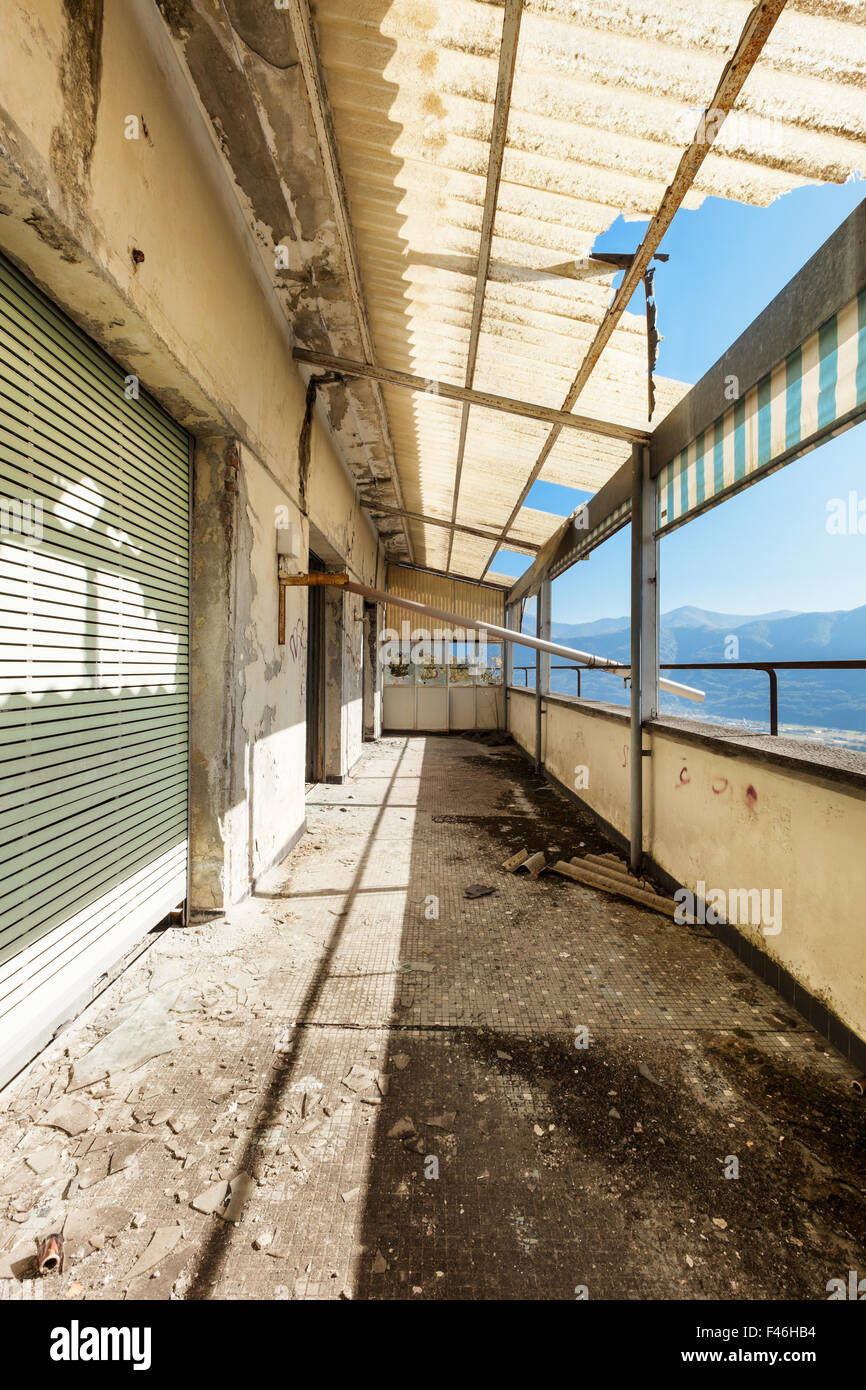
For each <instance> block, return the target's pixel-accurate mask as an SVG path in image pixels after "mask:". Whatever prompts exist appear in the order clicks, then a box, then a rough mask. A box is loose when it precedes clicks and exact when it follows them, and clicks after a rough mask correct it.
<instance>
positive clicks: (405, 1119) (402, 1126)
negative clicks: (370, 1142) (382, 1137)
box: [388, 1115, 416, 1139]
mask: <svg viewBox="0 0 866 1390" xmlns="http://www.w3.org/2000/svg"><path fill="white" fill-rule="evenodd" d="M415 1133H416V1129H415V1121H414V1120H413V1119H412V1118H411V1117H410V1116H409V1115H403V1116H402V1118H401V1119H399V1120H398V1121H397V1123H396V1124H393V1125H392V1126H391V1128H390V1129H389V1130H388V1138H389V1139H405V1138H408V1137H409V1136H410V1135H414V1134H415Z"/></svg>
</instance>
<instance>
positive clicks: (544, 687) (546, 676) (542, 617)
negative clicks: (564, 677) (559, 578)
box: [535, 575, 550, 772]
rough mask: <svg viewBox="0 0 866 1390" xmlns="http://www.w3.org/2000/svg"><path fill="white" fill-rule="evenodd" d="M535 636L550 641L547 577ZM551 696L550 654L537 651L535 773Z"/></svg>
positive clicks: (537, 606) (540, 592)
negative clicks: (544, 704)
mask: <svg viewBox="0 0 866 1390" xmlns="http://www.w3.org/2000/svg"><path fill="white" fill-rule="evenodd" d="M535 635H536V637H538V638H539V639H540V641H542V642H549V641H550V580H549V579H548V578H547V576H546V575H545V577H544V579H542V581H541V585H540V587H539V590H538V594H537V596H536V600H535ZM549 694H550V653H549V652H545V651H542V649H541V648H540V647H536V649H535V771H536V772H540V771H541V767H542V756H541V751H542V739H541V720H542V716H543V714H544V710H543V709H542V700H543V697H544V696H545V695H549Z"/></svg>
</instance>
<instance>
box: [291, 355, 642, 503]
mask: <svg viewBox="0 0 866 1390" xmlns="http://www.w3.org/2000/svg"><path fill="white" fill-rule="evenodd" d="M293 356H294V358H295V360H296V361H297V362H306V363H308V364H309V365H310V366H313V367H326V368H327V369H328V370H329V371H334V372H340V373H341V374H342V375H343V376H356V377H364V378H367V379H369V380H371V381H379V382H385V383H386V385H388V386H400V387H403V388H404V389H405V390H407V391H420V392H421V393H422V394H423V395H428V396H438V397H440V398H441V399H443V400H447V401H466V402H468V403H469V405H478V406H482V407H483V408H484V409H485V410H500V411H504V412H505V414H507V415H522V416H524V417H525V418H526V419H527V420H541V421H542V422H543V423H544V424H552V425H556V426H557V427H558V429H573V430H584V431H585V432H586V433H587V434H599V435H604V436H605V437H606V438H608V439H624V440H626V441H628V442H629V443H632V442H637V443H639V444H648V443H649V439H650V435H649V431H648V430H640V429H632V428H631V427H630V426H629V425H617V424H614V423H613V422H612V421H610V420H596V419H594V418H593V417H592V416H591V415H572V414H571V413H570V412H569V411H565V410H555V409H554V408H553V407H552V406H547V405H534V404H532V403H531V402H530V401H518V400H514V399H513V398H512V397H511V396H497V395H494V393H493V392H491V391H475V390H473V389H472V388H470V387H468V386H455V385H454V384H453V383H452V382H450V381H436V380H434V379H433V378H432V377H423V376H413V375H412V374H411V373H410V372H399V371H396V370H395V369H394V368H392V367H379V366H376V364H375V363H371V362H354V361H352V359H351V358H349V357H332V356H331V355H330V354H329V353H326V352H314V351H313V350H312V349H311V348H302V347H296V348H294V349H293ZM519 510H520V509H519V507H515V509H514V514H513V515H512V516H511V518H510V519H509V522H508V526H507V527H506V530H510V528H511V525H512V523H513V521H514V516H515V515H516V514H517V512H518V511H519Z"/></svg>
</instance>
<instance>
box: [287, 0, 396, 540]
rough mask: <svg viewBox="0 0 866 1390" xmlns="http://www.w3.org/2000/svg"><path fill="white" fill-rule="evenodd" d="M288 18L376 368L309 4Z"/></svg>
mask: <svg viewBox="0 0 866 1390" xmlns="http://www.w3.org/2000/svg"><path fill="white" fill-rule="evenodd" d="M281 8H282V6H281ZM288 15H289V22H290V24H291V28H292V37H293V38H294V41H295V47H296V48H297V50H298V59H299V61H300V65H301V72H302V74H303V77H304V83H305V86H306V88H307V95H308V97H309V101H310V111H311V114H312V118H313V128H314V130H315V132H316V141H317V144H318V146H319V154H320V155H321V158H322V164H323V166H324V170H325V177H326V179H327V182H328V188H329V190H330V194H331V203H332V205H333V208H334V221H335V223H336V227H337V236H338V238H339V241H340V246H341V248H342V251H343V256H344V258H345V261H346V271H347V274H348V277H349V293H350V297H351V300H352V306H353V308H354V310H355V318H356V320H357V324H358V329H359V332H360V335H361V346H362V348H363V352H364V358H365V360H366V361H367V362H368V363H374V362H375V361H376V354H375V350H374V347H373V333H372V329H371V328H370V317H369V314H368V312H367V302H366V299H365V296H364V286H363V283H362V281H361V269H360V263H359V260H358V251H357V247H356V245H355V234H354V231H353V229H352V221H351V218H350V216H349V200H348V197H347V196H346V187H345V184H344V182H343V173H342V170H341V168H340V157H339V153H338V150H337V137H336V135H335V134H334V123H333V120H332V118H331V108H330V106H329V103H328V95H327V91H326V89H325V78H324V74H323V72H322V65H321V63H320V61H319V52H318V47H317V44H316V33H315V29H314V27H313V16H312V14H311V13H310V6H309V0H289V5H288ZM296 356H297V353H296ZM371 380H372V381H373V397H374V400H375V404H376V413H377V415H378V417H379V430H380V433H381V436H382V444H383V446H384V449H385V456H386V458H387V460H388V471H389V473H390V475H391V481H392V483H393V485H394V494H395V496H396V498H397V501H398V503H399V505H400V506H401V507H402V506H404V498H403V489H402V486H401V484H400V474H399V471H398V468H397V458H396V454H395V452H394V441H393V439H392V437H391V426H390V424H389V422H388V411H387V409H386V406H385V397H384V395H383V394H382V388H381V385H380V384H379V381H378V380H377V379H376V378H375V377H372V378H371ZM403 532H404V534H405V536H406V546H407V549H408V552H409V558H410V561H411V562H412V563H414V560H415V551H414V547H413V545H412V536H411V533H410V530H409V526H408V524H407V523H406V522H405V521H404V523H403Z"/></svg>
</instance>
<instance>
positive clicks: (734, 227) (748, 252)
mask: <svg viewBox="0 0 866 1390" xmlns="http://www.w3.org/2000/svg"><path fill="white" fill-rule="evenodd" d="M864 196H866V182H864V181H863V180H859V181H857V182H852V183H848V184H843V185H841V186H839V185H828V186H823V187H810V188H800V189H795V190H794V191H793V192H792V193H789V194H786V196H785V197H783V198H779V199H777V201H776V202H775V203H773V204H771V206H770V207H768V208H752V207H746V206H745V205H743V204H741V203H729V202H726V201H724V200H722V199H718V198H708V199H706V200H705V202H704V203H703V204H702V206H701V207H700V208H698V209H697V210H696V211H694V212H687V211H682V210H681V211H680V212H679V213H678V214H677V216H676V218H675V219H674V222H673V224H672V226H671V228H670V230H669V231H668V233H667V235H666V237H665V239H664V242H663V243H662V247H661V249H662V250H663V251H665V252H667V253H668V254H669V255H670V260H669V261H668V262H667V263H659V262H657V263H656V264H657V266H658V269H657V270H656V276H655V289H656V299H657V303H658V307H659V329H660V332H661V333H662V334H663V335H664V338H663V341H662V343H661V345H660V349H659V362H658V368H657V370H658V372H659V374H660V375H663V376H670V377H676V378H678V379H679V380H681V381H688V382H695V381H697V380H698V379H699V377H701V376H702V375H703V373H704V372H705V371H706V370H707V368H708V367H710V366H712V364H713V362H715V361H716V359H717V358H718V357H720V356H721V354H722V353H723V352H724V351H725V349H726V348H727V347H728V346H729V345H730V344H731V343H732V342H733V340H734V339H735V338H737V337H738V336H739V335H740V333H742V331H743V330H744V329H745V328H746V327H747V326H748V325H749V323H751V321H752V319H754V318H755V316H756V315H757V314H759V313H760V312H761V310H762V309H763V308H765V307H766V305H767V304H768V303H769V301H770V300H771V299H772V298H773V297H774V296H775V295H776V294H778V292H779V290H781V289H782V288H783V286H784V285H786V284H787V282H788V281H789V280H790V279H791V278H792V276H794V275H795V274H796V273H797V271H798V270H799V269H800V268H801V266H802V265H803V263H804V262H805V261H807V260H808V259H809V257H810V256H811V255H813V253H814V252H815V251H817V249H818V247H819V246H821V244H822V243H823V242H824V241H826V240H827V237H828V236H830V235H831V233H832V232H834V231H835V229H836V228H837V227H838V226H839V224H840V222H842V221H844V219H845V218H846V217H847V216H848V214H849V213H850V212H851V211H853V209H854V208H855V207H856V206H857V205H858V204H859V203H860V202H861V201H862V200H863V198H864ZM645 225H646V224H644V223H634V222H632V223H625V222H623V221H622V219H621V218H620V219H618V220H617V222H615V223H614V225H613V227H611V228H610V229H609V230H608V231H607V232H605V233H604V235H603V236H601V237H599V239H598V241H597V242H596V244H595V248H594V249H596V250H600V251H603V250H617V251H630V250H632V249H634V248H635V247H636V246H637V245H638V243H639V242H640V239H641V237H642V235H643V232H644V229H645ZM631 307H632V309H633V310H634V311H635V312H640V313H643V289H642V287H641V288H640V289H639V290H638V293H637V294H636V295H635V297H634V300H633V301H632V305H631ZM851 490H854V491H856V492H858V494H859V496H860V497H861V498H863V497H864V496H866V425H861V426H859V427H858V428H857V429H854V430H849V431H848V432H847V433H846V434H844V435H841V436H839V437H838V438H836V439H834V440H831V441H830V442H829V443H828V444H825V445H824V446H823V447H822V448H821V449H818V450H815V451H813V452H812V453H811V454H807V455H805V457H803V458H801V459H798V460H797V461H796V462H795V463H793V464H789V465H788V466H787V467H786V468H783V469H781V470H780V471H779V472H778V473H774V474H773V475H772V476H771V477H769V478H766V479H764V480H763V481H762V482H760V483H757V484H755V486H753V487H751V488H748V489H747V490H746V491H745V492H743V493H741V494H740V495H739V496H736V497H733V498H731V499H730V500H729V501H727V502H725V503H723V504H722V505H721V506H719V507H716V508H715V509H714V510H712V511H710V512H708V513H706V514H705V515H704V516H701V517H698V518H697V519H696V520H694V521H692V522H690V523H688V524H687V525H686V526H683V527H681V528H680V529H679V530H678V531H675V532H673V533H672V534H671V535H670V536H668V537H666V538H665V539H664V540H663V541H662V543H661V547H660V577H661V607H662V611H663V612H667V611H668V610H669V609H671V608H678V607H680V606H681V605H683V604H694V605H695V606H697V607H699V608H708V609H713V610H717V611H721V612H728V613H764V612H769V611H772V610H774V609H780V608H788V609H799V610H803V611H813V610H819V609H820V610H828V609H835V608H856V607H857V606H859V605H860V604H863V603H866V537H864V536H831V535H829V534H828V532H827V530H826V525H825V522H826V517H827V503H828V500H829V499H830V498H835V497H843V498H844V497H847V495H848V493H849V492H850V491H851ZM585 496H586V494H585V493H580V492H576V491H572V490H571V489H570V488H563V487H558V486H556V485H555V484H551V483H543V482H539V483H536V484H535V486H534V487H533V488H532V490H531V492H530V494H529V497H528V498H527V505H528V506H531V507H538V508H539V509H541V510H542V511H549V512H555V513H556V514H557V515H558V516H567V515H568V514H569V513H570V512H571V511H572V510H573V509H574V507H575V506H576V505H577V504H578V503H579V502H580V501H581V500H582V499H583V498H584V497H585ZM628 563H629V530H628V528H626V529H625V530H623V531H621V532H620V533H619V534H618V535H616V536H614V537H612V538H611V539H610V540H609V541H607V542H606V543H605V544H604V545H602V546H600V547H599V549H598V550H596V551H594V552H593V554H592V556H591V557H590V559H589V560H587V561H583V562H581V563H580V564H578V565H575V566H574V567H573V568H572V569H571V570H569V571H568V572H567V573H566V574H565V575H563V576H562V577H561V578H560V579H558V580H556V581H555V583H554V586H553V617H554V620H555V621H556V622H591V621H593V620H595V619H596V618H608V617H619V616H621V615H622V614H624V613H627V612H628V592H629V580H628ZM528 564H529V561H528V560H527V558H526V557H525V556H520V555H514V554H510V553H508V552H504V551H503V552H500V554H499V555H498V556H497V557H496V561H495V563H494V566H493V568H494V569H495V570H497V571H498V572H499V573H504V574H514V575H518V574H521V573H522V572H523V570H524V569H526V567H527V565H528Z"/></svg>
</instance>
